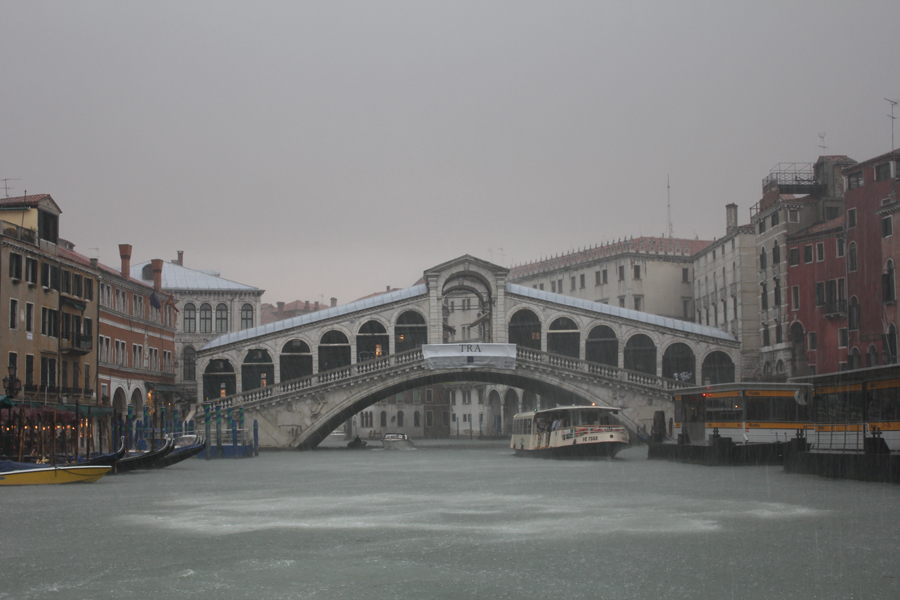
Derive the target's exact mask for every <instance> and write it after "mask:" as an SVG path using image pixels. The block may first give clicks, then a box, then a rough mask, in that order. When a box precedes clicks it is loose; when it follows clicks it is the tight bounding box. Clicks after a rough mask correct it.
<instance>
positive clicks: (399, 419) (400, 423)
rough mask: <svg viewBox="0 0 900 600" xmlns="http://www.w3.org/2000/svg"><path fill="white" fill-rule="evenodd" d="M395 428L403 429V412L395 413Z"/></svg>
mask: <svg viewBox="0 0 900 600" xmlns="http://www.w3.org/2000/svg"><path fill="white" fill-rule="evenodd" d="M397 427H403V411H402V410H398V411H397Z"/></svg>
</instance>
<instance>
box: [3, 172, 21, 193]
mask: <svg viewBox="0 0 900 600" xmlns="http://www.w3.org/2000/svg"><path fill="white" fill-rule="evenodd" d="M2 181H3V187H4V189H5V190H6V197H7V198H9V182H10V181H22V180H21V179H14V178H12V177H7V178H6V179H3V180H2ZM13 189H16V188H13Z"/></svg>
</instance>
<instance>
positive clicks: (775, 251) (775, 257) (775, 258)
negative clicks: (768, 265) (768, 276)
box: [772, 240, 781, 265]
mask: <svg viewBox="0 0 900 600" xmlns="http://www.w3.org/2000/svg"><path fill="white" fill-rule="evenodd" d="M780 262H781V248H780V247H779V246H778V241H777V240H776V241H775V245H774V246H772V265H777V264H778V263H780Z"/></svg>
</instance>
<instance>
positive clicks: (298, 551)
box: [0, 443, 900, 600]
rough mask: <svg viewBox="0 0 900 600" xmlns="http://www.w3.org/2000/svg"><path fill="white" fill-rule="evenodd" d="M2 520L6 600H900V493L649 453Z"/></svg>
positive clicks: (24, 497)
mask: <svg viewBox="0 0 900 600" xmlns="http://www.w3.org/2000/svg"><path fill="white" fill-rule="evenodd" d="M0 507H2V510H0V543H2V546H0V548H2V549H0V555H2V556H0V571H2V576H0V599H7V598H8V599H16V600H20V599H21V600H25V599H37V598H58V599H69V598H77V599H82V598H84V599H87V598H91V599H106V598H109V599H113V598H115V599H153V600H160V599H162V598H179V599H190V598H203V599H205V598H217V599H218V598H227V599H229V600H231V599H242V598H260V599H282V598H284V599H292V598H315V599H341V600H350V599H355V598H359V599H367V600H368V599H373V598H403V599H405V598H410V599H413V598H414V599H428V598H447V599H451V598H452V599H456V598H520V599H530V598H566V599H571V598H604V599H607V598H608V599H631V598H634V599H645V598H665V599H678V598H690V599H705V598H710V599H713V598H715V599H728V598H747V599H755V598H780V599H781V598H799V599H817V600H822V599H828V598H834V599H841V600H847V599H850V598H879V599H882V598H896V597H898V596H900V543H898V541H900V540H898V533H900V526H898V523H900V487H898V486H892V485H887V484H877V483H857V482H850V481H837V480H826V479H819V478H817V477H815V476H806V475H786V474H784V473H783V472H782V470H781V469H780V468H776V467H768V468H767V467H739V468H711V467H702V466H696V465H681V464H672V463H667V462H660V461H648V460H646V448H643V447H638V448H632V449H629V450H626V451H625V452H624V453H622V454H621V458H618V459H616V460H611V461H610V460H601V461H589V462H576V461H546V460H531V459H524V458H517V457H514V456H513V455H512V454H511V453H510V451H509V450H508V449H507V448H506V447H505V445H504V444H490V443H488V444H475V445H468V444H465V443H458V444H455V445H452V446H450V447H447V446H446V445H431V446H428V445H425V444H420V445H419V446H418V447H417V448H416V449H414V450H409V451H384V450H358V451H351V450H345V449H322V450H316V451H313V452H306V453H297V452H282V453H270V454H263V455H262V456H260V457H259V458H257V459H252V460H218V461H203V460H196V459H192V460H189V461H186V462H184V463H181V464H179V465H176V466H173V467H170V468H168V469H165V470H163V471H155V472H144V473H132V474H127V475H121V476H115V477H106V478H104V479H102V480H101V481H99V482H98V483H96V484H92V485H70V486H35V487H21V488H9V487H7V488H2V489H0Z"/></svg>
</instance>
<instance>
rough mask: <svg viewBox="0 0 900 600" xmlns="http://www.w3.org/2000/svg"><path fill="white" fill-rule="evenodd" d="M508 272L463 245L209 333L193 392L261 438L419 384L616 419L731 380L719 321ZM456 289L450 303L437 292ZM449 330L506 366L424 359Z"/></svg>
mask: <svg viewBox="0 0 900 600" xmlns="http://www.w3.org/2000/svg"><path fill="white" fill-rule="evenodd" d="M508 273H509V270H508V269H506V268H503V267H500V266H498V265H494V264H491V263H489V262H486V261H483V260H480V259H477V258H474V257H472V256H468V255H466V256H462V257H460V258H457V259H455V260H452V261H449V262H446V263H444V264H441V265H438V266H436V267H434V268H432V269H429V270H427V271H425V273H424V278H423V280H422V282H421V283H419V284H417V285H415V286H413V287H410V288H407V289H403V290H396V291H390V292H386V293H384V294H380V295H377V296H372V297H368V298H364V299H362V300H358V301H356V302H351V303H349V304H345V305H342V306H337V307H332V308H328V309H325V310H322V311H319V312H315V313H311V314H307V315H302V316H299V317H295V318H293V319H286V320H284V321H278V322H275V323H270V324H267V325H263V326H260V327H255V328H252V329H246V330H243V331H239V332H234V333H231V334H227V335H224V336H222V337H219V338H217V339H215V340H213V341H211V342H209V343H208V344H207V345H206V346H204V347H203V348H202V349H201V350H200V352H198V354H197V363H196V367H197V372H198V373H201V374H202V383H201V385H199V386H198V392H199V394H200V397H199V398H198V401H199V402H201V403H202V402H215V403H218V404H220V405H221V406H223V407H242V408H243V409H244V412H245V418H246V419H248V420H253V419H255V420H257V421H258V422H259V424H260V444H261V445H263V446H270V447H292V448H312V447H315V446H316V445H317V444H318V443H319V442H321V441H322V440H323V439H324V438H325V437H326V436H327V435H328V434H329V433H330V432H331V431H333V430H334V429H335V428H337V427H338V426H339V425H340V424H341V423H343V422H344V421H345V420H346V419H348V418H349V417H351V416H353V415H354V414H356V413H358V412H360V411H362V410H364V409H366V408H367V407H369V406H371V405H372V404H374V403H375V402H377V401H379V400H381V399H384V398H386V397H388V396H391V395H393V394H397V393H400V392H403V391H405V390H408V389H414V388H418V387H422V386H424V385H433V384H441V383H454V382H475V383H487V384H495V385H506V386H510V387H513V388H520V389H524V390H529V391H531V392H533V393H535V394H541V395H545V394H546V395H557V396H560V395H562V396H564V397H567V398H572V397H574V398H575V399H576V401H581V402H584V403H589V402H592V401H599V402H601V403H605V404H612V405H615V406H619V407H621V408H622V409H623V411H622V414H623V415H624V416H625V417H626V422H627V421H628V420H629V417H631V418H634V417H636V416H641V415H643V416H646V413H648V412H649V413H651V415H652V412H653V411H654V410H660V409H663V410H667V412H670V410H671V409H670V408H669V407H670V403H668V402H662V401H663V400H667V399H668V397H669V391H670V390H671V389H673V388H676V387H680V386H683V385H689V384H695V383H705V382H709V383H721V382H728V381H733V380H734V374H735V365H736V363H738V361H739V357H740V352H739V345H738V343H737V341H736V340H735V339H734V338H732V337H731V336H730V335H728V334H726V333H724V332H723V331H721V330H719V329H716V328H712V327H706V326H702V325H698V324H694V323H689V322H685V321H679V320H675V319H669V318H664V317H660V316H656V315H650V314H647V313H641V312H637V311H633V310H628V309H624V308H619V307H613V306H609V305H606V304H600V303H596V302H589V301H586V300H581V299H578V298H572V297H569V296H564V295H561V294H553V293H548V292H545V291H543V290H537V289H534V288H527V287H523V286H519V285H516V284H512V283H508V282H507V281H506V278H507V275H508ZM462 297H466V298H468V299H469V300H468V302H467V303H462V302H461V307H460V308H461V309H462V310H459V311H457V310H455V305H454V303H453V302H451V301H450V299H451V298H462ZM451 307H452V308H451ZM460 338H464V339H460ZM459 342H466V343H474V342H482V343H495V344H514V345H515V355H516V360H515V368H513V369H501V368H497V367H494V366H484V367H480V366H479V367H477V368H471V367H469V368H467V367H465V366H462V367H458V368H441V369H433V368H429V366H428V365H427V364H426V360H425V358H424V357H423V351H422V346H423V345H428V344H447V343H459Z"/></svg>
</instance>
